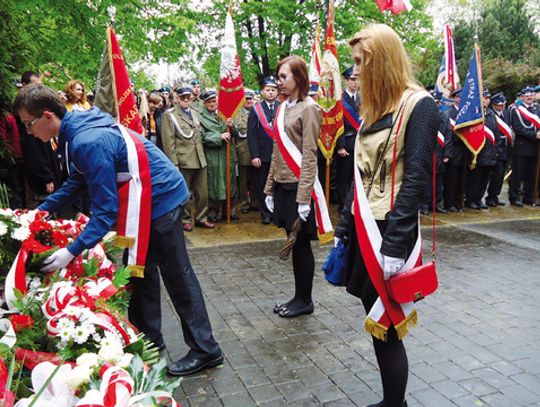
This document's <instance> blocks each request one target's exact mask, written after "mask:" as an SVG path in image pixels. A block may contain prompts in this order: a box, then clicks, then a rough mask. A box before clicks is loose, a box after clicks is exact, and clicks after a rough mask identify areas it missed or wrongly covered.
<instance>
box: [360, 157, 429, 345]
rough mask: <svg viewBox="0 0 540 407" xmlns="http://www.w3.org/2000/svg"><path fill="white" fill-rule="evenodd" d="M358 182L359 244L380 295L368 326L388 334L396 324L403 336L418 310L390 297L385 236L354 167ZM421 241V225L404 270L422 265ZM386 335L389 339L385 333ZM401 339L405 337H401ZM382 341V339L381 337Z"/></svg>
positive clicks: (371, 330)
mask: <svg viewBox="0 0 540 407" xmlns="http://www.w3.org/2000/svg"><path fill="white" fill-rule="evenodd" d="M354 182H355V196H354V221H355V227H356V233H357V237H358V245H359V246H360V252H361V253H362V258H363V260H364V264H365V265H366V269H367V272H368V274H369V278H370V280H371V282H372V283H373V286H374V287H375V290H376V291H377V294H378V295H379V297H378V298H377V300H376V301H375V304H374V305H373V307H372V308H371V310H370V312H369V313H368V316H367V317H366V322H365V327H366V330H368V332H370V333H371V334H374V332H373V329H371V328H370V327H372V326H373V325H376V326H379V327H380V328H382V330H383V331H384V332H386V331H387V330H388V328H389V327H390V326H391V325H393V326H394V327H395V328H396V330H397V331H398V335H399V332H400V329H399V328H400V327H401V326H403V324H406V323H407V322H408V320H409V318H412V317H413V314H414V313H415V310H416V308H415V306H414V303H413V302H409V303H405V304H398V303H397V302H395V301H394V300H393V299H392V298H391V297H390V295H389V294H388V291H387V289H386V284H385V282H384V278H383V267H382V254H381V251H380V250H381V245H382V236H381V232H380V231H379V228H378V227H377V223H376V221H375V218H374V216H373V212H372V211H371V208H370V206H369V201H368V198H367V196H366V193H365V190H364V185H363V182H362V176H361V174H360V171H359V169H358V167H357V166H356V165H355V166H354ZM421 241H422V239H421V236H420V225H419V227H418V238H417V240H416V243H415V245H414V248H413V250H412V253H411V255H410V256H409V258H408V259H407V261H406V262H405V265H404V266H403V270H409V269H411V268H413V267H415V266H418V265H420V264H421V262H422V255H421V246H422V245H421ZM382 336H385V334H384V335H382ZM377 337H379V336H377ZM400 337H402V336H401V335H400ZM379 339H382V338H380V337H379Z"/></svg>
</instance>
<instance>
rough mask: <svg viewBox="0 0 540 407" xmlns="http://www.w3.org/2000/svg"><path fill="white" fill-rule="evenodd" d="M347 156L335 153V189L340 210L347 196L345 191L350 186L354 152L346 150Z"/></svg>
mask: <svg viewBox="0 0 540 407" xmlns="http://www.w3.org/2000/svg"><path fill="white" fill-rule="evenodd" d="M348 153H349V155H348V156H347V157H340V156H339V155H337V154H336V157H337V160H336V178H337V179H336V189H337V201H338V209H339V211H340V212H341V209H343V203H344V202H345V198H347V192H348V191H349V188H350V186H351V183H352V180H353V174H354V153H351V152H348Z"/></svg>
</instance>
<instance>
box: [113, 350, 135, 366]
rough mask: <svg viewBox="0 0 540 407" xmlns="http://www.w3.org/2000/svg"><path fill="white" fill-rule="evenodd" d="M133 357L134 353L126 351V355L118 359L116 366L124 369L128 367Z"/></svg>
mask: <svg viewBox="0 0 540 407" xmlns="http://www.w3.org/2000/svg"><path fill="white" fill-rule="evenodd" d="M131 359H133V354H132V353H124V356H122V359H120V360H119V361H118V363H117V364H116V366H118V367H121V368H122V369H127V368H128V366H129V364H130V363H131Z"/></svg>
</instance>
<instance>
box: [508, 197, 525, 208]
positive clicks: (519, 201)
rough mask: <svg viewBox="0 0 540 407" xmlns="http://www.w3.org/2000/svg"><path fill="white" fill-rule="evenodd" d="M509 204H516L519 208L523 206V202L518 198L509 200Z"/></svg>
mask: <svg viewBox="0 0 540 407" xmlns="http://www.w3.org/2000/svg"><path fill="white" fill-rule="evenodd" d="M510 205H514V206H517V207H519V208H523V202H522V201H521V200H519V199H516V200H515V201H510Z"/></svg>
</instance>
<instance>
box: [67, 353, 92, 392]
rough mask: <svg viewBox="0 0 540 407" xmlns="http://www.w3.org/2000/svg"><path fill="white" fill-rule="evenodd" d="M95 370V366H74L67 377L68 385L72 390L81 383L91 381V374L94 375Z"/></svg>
mask: <svg viewBox="0 0 540 407" xmlns="http://www.w3.org/2000/svg"><path fill="white" fill-rule="evenodd" d="M77 360H78V359H77ZM93 371H94V369H93V367H90V366H79V365H77V366H76V367H74V368H73V370H72V371H71V373H70V374H69V376H68V377H66V384H67V386H68V387H69V388H70V389H71V390H77V389H78V388H79V386H80V385H82V384H84V383H88V382H89V381H90V376H92V372H93Z"/></svg>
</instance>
